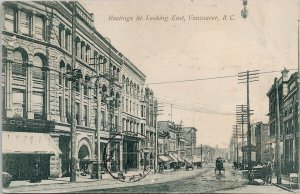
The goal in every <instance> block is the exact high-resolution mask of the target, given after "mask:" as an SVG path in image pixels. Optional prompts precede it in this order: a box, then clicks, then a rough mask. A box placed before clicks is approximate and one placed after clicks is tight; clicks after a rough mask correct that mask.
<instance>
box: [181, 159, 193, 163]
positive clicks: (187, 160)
mask: <svg viewBox="0 0 300 194" xmlns="http://www.w3.org/2000/svg"><path fill="white" fill-rule="evenodd" d="M183 159H184V161H186V162H187V163H192V161H191V160H190V159H188V158H183Z"/></svg>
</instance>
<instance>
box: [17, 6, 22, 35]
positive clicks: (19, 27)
mask: <svg viewBox="0 0 300 194" xmlns="http://www.w3.org/2000/svg"><path fill="white" fill-rule="evenodd" d="M21 9H22V6H20V5H18V6H17V24H16V26H17V29H16V31H17V32H18V33H19V34H21Z"/></svg>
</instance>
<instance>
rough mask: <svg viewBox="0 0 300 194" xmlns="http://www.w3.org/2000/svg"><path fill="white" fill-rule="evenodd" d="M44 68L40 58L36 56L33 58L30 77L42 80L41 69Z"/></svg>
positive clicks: (42, 73)
mask: <svg viewBox="0 0 300 194" xmlns="http://www.w3.org/2000/svg"><path fill="white" fill-rule="evenodd" d="M43 66H44V62H43V60H42V58H41V57H40V56H38V55H36V56H34V57H33V68H32V77H33V79H39V80H44V76H43V75H44V72H43V71H42V67H43Z"/></svg>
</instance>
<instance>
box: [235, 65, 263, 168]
mask: <svg viewBox="0 0 300 194" xmlns="http://www.w3.org/2000/svg"><path fill="white" fill-rule="evenodd" d="M258 74H259V70H253V71H249V70H247V71H246V72H240V73H238V80H239V81H240V82H239V84H242V83H246V84H247V147H248V152H247V155H248V156H247V158H248V170H250V171H251V170H252V161H251V151H252V146H251V124H250V99H249V84H250V82H255V81H258V78H259V77H258V76H257V75H258Z"/></svg>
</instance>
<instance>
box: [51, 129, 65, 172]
mask: <svg viewBox="0 0 300 194" xmlns="http://www.w3.org/2000/svg"><path fill="white" fill-rule="evenodd" d="M50 135H51V137H52V140H53V141H54V142H55V144H56V146H57V147H59V133H53V134H50ZM61 176H62V172H61V158H60V157H59V155H52V156H50V177H51V178H58V177H61Z"/></svg>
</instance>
